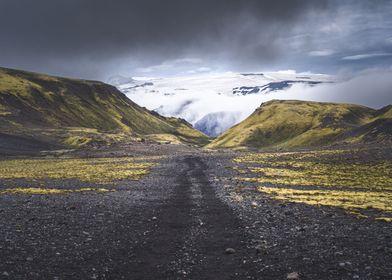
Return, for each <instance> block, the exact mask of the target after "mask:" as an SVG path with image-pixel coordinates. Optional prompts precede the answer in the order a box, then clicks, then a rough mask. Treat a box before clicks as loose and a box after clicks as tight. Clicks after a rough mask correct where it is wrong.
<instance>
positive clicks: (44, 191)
mask: <svg viewBox="0 0 392 280" xmlns="http://www.w3.org/2000/svg"><path fill="white" fill-rule="evenodd" d="M110 191H111V190H108V189H105V188H80V189H49V188H9V189H2V190H0V194H41V195H42V194H64V193H81V192H97V193H105V192H110Z"/></svg>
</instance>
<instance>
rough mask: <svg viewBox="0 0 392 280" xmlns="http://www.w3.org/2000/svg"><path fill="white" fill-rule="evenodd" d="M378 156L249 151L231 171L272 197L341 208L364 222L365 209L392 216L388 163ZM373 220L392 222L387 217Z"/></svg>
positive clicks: (391, 164)
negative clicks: (256, 185) (234, 171)
mask: <svg viewBox="0 0 392 280" xmlns="http://www.w3.org/2000/svg"><path fill="white" fill-rule="evenodd" d="M364 153H365V154H364ZM377 153H379V151H375V152H374V153H373V151H370V152H369V151H360V150H323V151H322V150H319V151H302V152H276V153H253V154H246V155H242V156H240V157H238V158H236V159H234V162H235V163H237V167H236V168H235V169H236V170H240V172H239V174H240V177H239V178H237V179H238V180H240V181H248V182H255V183H260V184H262V185H263V186H262V187H258V188H257V190H258V191H260V192H263V193H266V194H268V195H269V196H271V197H272V198H274V199H278V200H284V201H289V202H295V203H303V204H308V205H315V206H331V207H339V208H343V209H346V210H347V212H349V213H351V214H354V215H356V216H357V217H360V218H366V217H367V214H365V213H364V212H366V211H364V210H369V209H374V210H377V211H381V212H385V213H390V214H391V215H392V176H391V174H392V161H391V160H390V159H389V157H385V156H383V155H382V154H377ZM366 213H367V212H366ZM387 216H388V215H387ZM377 219H378V220H383V221H391V218H389V217H381V216H380V217H377Z"/></svg>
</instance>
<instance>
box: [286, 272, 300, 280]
mask: <svg viewBox="0 0 392 280" xmlns="http://www.w3.org/2000/svg"><path fill="white" fill-rule="evenodd" d="M287 280H299V273H298V272H291V273H289V274H287Z"/></svg>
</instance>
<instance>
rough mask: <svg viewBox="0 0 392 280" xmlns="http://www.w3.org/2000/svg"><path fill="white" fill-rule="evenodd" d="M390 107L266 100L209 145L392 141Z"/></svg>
mask: <svg viewBox="0 0 392 280" xmlns="http://www.w3.org/2000/svg"><path fill="white" fill-rule="evenodd" d="M390 116H391V107H390V106H389V107H385V108H383V109H381V110H374V109H371V108H368V107H364V106H360V105H353V104H338V103H321V102H310V101H298V100H273V101H269V102H266V103H263V104H262V105H261V106H260V107H259V108H258V109H257V110H256V111H255V112H254V113H253V114H252V115H250V116H249V117H248V118H247V119H245V120H244V121H243V122H241V123H239V124H238V125H236V126H234V127H232V128H230V129H229V130H227V131H226V132H225V133H223V134H222V135H220V136H219V137H218V138H217V139H215V140H214V141H213V142H211V143H210V144H209V145H207V147H208V148H239V147H252V148H266V147H268V148H270V147H278V148H297V147H311V146H325V145H330V144H334V143H345V142H348V143H360V142H374V141H390V140H391V137H392V132H391V119H390Z"/></svg>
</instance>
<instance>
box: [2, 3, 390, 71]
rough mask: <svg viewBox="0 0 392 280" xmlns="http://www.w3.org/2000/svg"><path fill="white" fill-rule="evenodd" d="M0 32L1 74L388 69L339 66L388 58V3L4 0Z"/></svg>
mask: <svg viewBox="0 0 392 280" xmlns="http://www.w3.org/2000/svg"><path fill="white" fill-rule="evenodd" d="M0 26H1V28H0V38H1V39H0V65H2V66H8V67H16V68H23V69H30V70H36V71H42V72H49V73H54V74H60V75H67V76H74V77H85V78H94V79H106V78H108V77H109V76H110V75H114V74H128V75H137V74H143V73H144V74H145V73H149V74H151V75H172V74H178V72H184V73H186V72H192V71H196V72H197V71H205V70H207V69H212V70H224V71H226V70H238V71H253V70H258V69H261V70H265V69H271V70H278V69H282V68H283V69H284V68H294V69H298V70H302V71H304V70H313V71H317V72H328V71H337V70H338V69H341V68H348V69H353V70H356V69H361V68H366V67H369V66H374V64H377V65H378V64H382V65H385V64H386V63H389V64H390V63H391V61H392V58H391V57H386V56H384V57H382V58H381V57H380V56H378V57H375V56H373V57H372V59H366V61H365V60H364V59H362V60H361V61H359V60H353V59H351V60H347V59H346V60H343V59H342V58H343V57H350V56H354V57H355V56H356V55H366V54H374V53H392V41H391V40H390V38H391V36H392V2H391V1H386V0H385V1H383V0H380V1H370V0H369V1H354V0H347V1H338V0H318V1H313V0H291V1H284V0H274V1H270V0H243V1H237V0H214V1H211V0H198V1H193V0H170V1H161V0H117V1H105V0H67V1H53V0H35V1H31V0H3V1H1V3H0ZM195 61H198V62H196V63H195Z"/></svg>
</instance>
